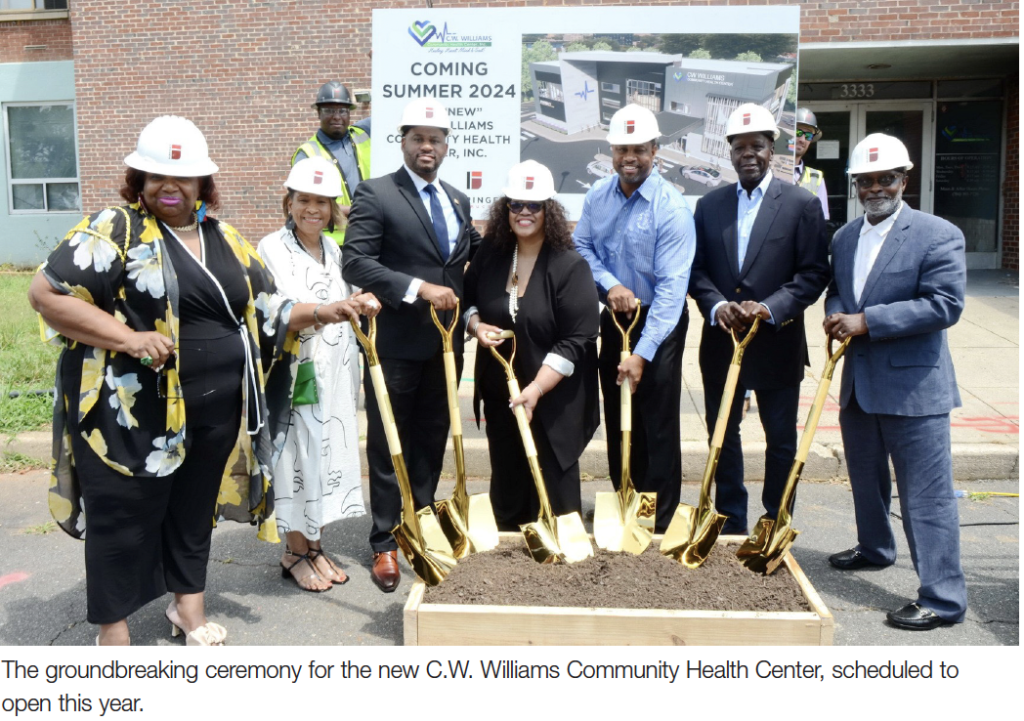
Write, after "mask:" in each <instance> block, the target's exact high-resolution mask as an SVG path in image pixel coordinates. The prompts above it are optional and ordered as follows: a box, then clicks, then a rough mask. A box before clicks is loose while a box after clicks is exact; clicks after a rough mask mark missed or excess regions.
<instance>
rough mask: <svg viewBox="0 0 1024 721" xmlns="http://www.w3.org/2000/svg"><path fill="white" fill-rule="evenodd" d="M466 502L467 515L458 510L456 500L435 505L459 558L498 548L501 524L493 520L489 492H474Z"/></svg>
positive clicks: (454, 553)
mask: <svg viewBox="0 0 1024 721" xmlns="http://www.w3.org/2000/svg"><path fill="white" fill-rule="evenodd" d="M466 500H467V502H466V512H465V513H463V512H461V511H460V510H459V504H458V503H457V502H456V500H455V499H454V498H446V499H444V500H442V501H438V502H437V503H436V504H435V505H436V507H437V521H438V523H440V524H441V530H442V531H443V532H444V535H445V538H447V539H448V542H449V543H450V544H451V546H452V552H453V555H454V556H455V558H457V559H462V558H465V557H466V556H468V555H469V554H471V553H482V552H483V551H490V550H491V549H492V548H496V547H497V546H498V523H497V521H495V520H494V510H493V509H492V508H491V499H490V497H489V496H488V495H487V494H486V493H475V494H473V495H472V496H468V497H467V499H466Z"/></svg>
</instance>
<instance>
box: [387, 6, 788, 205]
mask: <svg viewBox="0 0 1024 721" xmlns="http://www.w3.org/2000/svg"><path fill="white" fill-rule="evenodd" d="M799 20H800V17H799V9H798V8H795V7H716V8H708V7H610V8H605V7H588V8H538V7H530V8H480V9H463V10H455V9H445V8H421V9H418V10H374V11H373V50H374V52H373V90H372V93H373V117H374V131H375V132H374V143H373V168H374V171H375V173H376V174H384V173H389V172H393V171H394V170H395V169H396V168H398V167H399V166H400V165H401V163H402V153H401V149H400V146H399V143H400V141H401V137H400V133H399V131H398V127H397V126H398V122H399V118H400V117H401V113H402V109H403V108H404V107H405V105H406V103H408V102H409V101H410V100H412V99H414V98H418V97H423V96H432V97H434V98H437V99H438V100H440V101H441V102H442V103H444V104H445V106H446V107H447V109H448V113H449V117H450V119H451V126H452V129H451V135H450V136H449V150H448V158H447V159H446V160H445V162H444V165H443V166H442V170H441V176H442V177H443V178H444V179H445V180H447V181H448V182H450V183H453V184H455V185H456V186H458V187H460V188H462V189H463V190H465V192H466V193H467V194H468V195H469V196H470V199H471V200H472V203H473V215H474V217H476V218H483V217H485V215H486V211H487V208H488V207H489V205H490V204H491V202H492V201H493V200H494V199H495V198H499V197H501V195H502V193H501V189H502V187H504V184H505V178H506V173H507V172H508V169H509V168H510V167H511V166H512V165H514V164H515V163H517V162H519V161H520V160H526V159H534V160H537V161H539V162H541V163H544V164H545V165H547V166H548V167H549V168H550V169H551V171H552V173H553V174H554V176H555V184H556V187H557V189H558V191H559V196H558V197H559V200H561V201H562V203H563V204H564V205H565V206H566V208H567V209H568V210H569V212H570V215H571V217H573V218H575V217H577V216H578V214H579V210H580V209H581V208H582V205H583V196H584V195H585V194H586V191H587V190H588V189H589V188H590V186H591V184H592V183H593V182H594V181H595V180H597V179H598V178H601V177H604V176H605V175H608V174H610V173H612V172H614V170H613V169H612V166H611V157H610V148H609V146H608V143H607V141H606V140H605V137H606V135H607V126H608V120H609V119H610V118H611V116H612V115H613V114H614V113H615V111H616V110H618V109H619V108H621V107H623V106H625V105H627V104H629V103H638V104H640V105H643V106H645V107H647V108H649V109H650V110H652V111H653V112H654V113H655V114H656V115H657V117H658V124H659V129H660V130H661V134H662V135H661V138H660V142H659V145H660V149H659V152H658V172H660V173H662V176H663V177H664V178H665V179H666V180H669V181H670V182H672V183H673V184H675V185H676V186H677V187H678V188H679V190H680V191H681V192H682V193H683V194H684V195H686V196H687V197H688V199H689V200H690V203H691V207H692V205H693V203H694V202H695V200H696V198H697V197H699V196H701V195H703V194H704V193H706V192H708V191H709V190H712V189H714V188H715V187H717V186H719V185H721V184H722V183H731V182H734V181H735V179H736V178H735V174H734V173H733V171H732V165H731V163H730V162H729V153H728V144H727V143H726V141H725V134H724V131H725V122H726V119H727V118H728V116H729V114H730V113H731V112H732V111H733V110H734V109H735V108H736V107H737V106H738V105H740V104H741V103H746V102H755V103H759V104H761V105H763V106H764V107H766V108H768V109H769V110H771V111H772V112H773V113H774V114H775V117H776V120H777V122H778V123H779V125H780V127H781V128H782V130H783V133H782V137H780V139H779V141H778V143H777V144H776V149H775V153H776V158H775V165H774V167H775V169H776V172H777V173H778V175H779V177H780V178H782V179H784V180H791V179H792V167H793V133H794V130H795V127H794V110H795V101H796V81H797V68H796V52H797V44H798V36H799Z"/></svg>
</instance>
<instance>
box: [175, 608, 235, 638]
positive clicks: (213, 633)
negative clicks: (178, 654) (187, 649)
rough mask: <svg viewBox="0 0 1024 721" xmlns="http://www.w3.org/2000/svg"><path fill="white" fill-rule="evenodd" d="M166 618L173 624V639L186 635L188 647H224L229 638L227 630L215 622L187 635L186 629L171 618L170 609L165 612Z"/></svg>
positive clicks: (208, 622) (209, 622) (207, 623)
mask: <svg viewBox="0 0 1024 721" xmlns="http://www.w3.org/2000/svg"><path fill="white" fill-rule="evenodd" d="M164 618H166V619H167V621H168V622H169V623H170V624H171V638H177V637H178V636H181V635H184V636H185V645H186V646H223V645H224V639H226V638H227V637H228V631H227V629H226V628H224V627H223V626H221V625H220V624H219V623H214V622H213V621H207V622H206V624H205V625H203V626H200V627H199V628H196V629H194V630H193V631H192V632H191V633H185V629H183V628H182V627H181V626H179V625H178V624H176V623H175V622H174V620H173V619H172V618H171V609H170V608H168V609H167V610H166V611H164Z"/></svg>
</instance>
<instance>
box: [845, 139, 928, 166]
mask: <svg viewBox="0 0 1024 721" xmlns="http://www.w3.org/2000/svg"><path fill="white" fill-rule="evenodd" d="M913 167H914V164H913V163H911V162H910V153H908V152H907V146H906V145H904V144H903V143H901V142H900V140H899V138H894V137H892V136H891V135H886V134H884V133H872V134H871V135H869V136H867V137H866V138H864V139H863V140H862V141H860V142H859V143H857V147H855V148H854V149H853V152H852V153H850V168H849V169H848V170H847V171H846V172H847V173H849V174H850V175H858V174H859V173H873V172H875V171H878V170H899V169H906V170H910V169H911V168H913Z"/></svg>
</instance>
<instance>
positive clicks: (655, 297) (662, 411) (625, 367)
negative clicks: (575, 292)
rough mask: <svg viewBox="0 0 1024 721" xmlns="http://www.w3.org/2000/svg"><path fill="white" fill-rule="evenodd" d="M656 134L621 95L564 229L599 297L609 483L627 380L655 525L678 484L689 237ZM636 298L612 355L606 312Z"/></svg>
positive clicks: (689, 224)
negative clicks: (605, 157)
mask: <svg viewBox="0 0 1024 721" xmlns="http://www.w3.org/2000/svg"><path fill="white" fill-rule="evenodd" d="M660 137H661V133H660V131H659V129H658V120H657V118H655V116H654V113H652V112H651V111H650V110H647V109H646V108H643V107H640V106H639V105H627V106H626V107H624V108H623V109H622V110H620V111H618V112H617V113H615V115H614V116H612V119H611V121H610V122H609V125H608V142H609V143H611V146H612V166H613V167H614V169H615V175H610V176H608V177H606V178H602V179H601V180H599V181H597V182H596V183H594V186H593V187H592V188H591V189H590V191H589V192H588V193H587V197H586V198H585V199H584V201H583V214H582V215H581V217H580V221H579V223H578V224H577V225H576V230H575V232H574V233H573V239H574V240H575V241H576V249H577V250H578V251H579V253H580V255H582V256H583V257H584V258H585V259H586V261H587V262H588V263H589V264H590V268H591V270H592V272H593V274H594V281H595V282H596V283H597V292H598V295H599V296H600V298H601V300H602V301H603V302H604V304H605V306H606V307H605V310H604V312H603V313H602V314H601V355H600V361H599V363H600V377H601V391H602V393H603V395H604V417H605V424H606V433H605V435H606V437H607V439H608V441H607V442H608V470H609V472H610V473H611V477H612V483H613V484H615V486H616V488H618V484H619V480H620V478H621V472H622V451H621V447H620V443H619V439H620V435H619V431H620V424H621V419H620V407H619V389H618V386H619V385H621V384H622V383H627V382H628V383H629V384H630V386H631V387H632V389H633V394H634V395H633V419H632V420H633V437H632V440H633V445H632V463H631V467H630V474H631V477H632V479H633V483H634V485H635V486H636V488H637V490H640V491H654V492H656V493H657V494H658V510H657V517H656V519H655V530H656V531H657V532H659V533H661V532H664V530H665V529H666V528H667V527H668V525H669V523H670V522H671V520H672V514H673V513H674V512H675V509H676V506H677V505H678V504H679V491H680V486H681V484H682V456H681V454H680V446H679V396H680V393H681V391H682V367H683V344H684V343H685V341H686V326H687V322H688V315H687V312H686V287H687V284H688V283H689V279H690V265H691V264H692V263H693V254H694V248H695V245H696V235H695V233H694V227H693V216H692V215H691V214H690V210H689V208H688V207H687V206H686V201H685V200H683V196H682V195H680V194H679V192H678V191H677V190H676V189H675V188H674V187H672V186H671V185H670V184H669V183H668V182H666V181H665V180H663V179H662V178H661V176H660V175H659V174H658V173H657V172H656V171H654V162H655V154H656V153H657V151H658V139H659V138H660ZM652 171H653V172H652ZM638 298H639V299H640V303H641V308H640V321H639V322H638V323H637V326H636V328H635V329H634V332H633V333H632V334H631V337H630V346H631V348H632V349H633V353H632V355H631V356H630V357H629V358H628V359H626V360H624V361H621V362H620V360H619V354H620V351H621V349H622V337H621V336H620V335H619V332H618V330H617V329H616V327H615V324H614V321H613V320H612V318H611V316H610V315H609V314H610V313H611V312H615V313H622V314H624V316H625V317H628V318H630V319H631V318H632V317H633V313H634V312H636V300H637V299H638ZM620 322H621V320H620ZM624 325H625V324H624Z"/></svg>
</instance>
